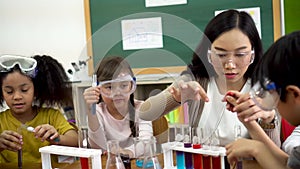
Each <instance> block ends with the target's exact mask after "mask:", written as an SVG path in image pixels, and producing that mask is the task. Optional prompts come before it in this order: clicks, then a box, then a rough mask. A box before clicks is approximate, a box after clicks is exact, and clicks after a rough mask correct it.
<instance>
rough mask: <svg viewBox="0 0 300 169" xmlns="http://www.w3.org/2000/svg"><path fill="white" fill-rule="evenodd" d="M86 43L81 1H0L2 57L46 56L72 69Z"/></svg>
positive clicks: (82, 53)
mask: <svg viewBox="0 0 300 169" xmlns="http://www.w3.org/2000/svg"><path fill="white" fill-rule="evenodd" d="M85 44H86V32H85V20H84V6H83V1H82V0H25V1H23V0H0V55H2V54H19V55H34V54H47V55H51V56H53V57H54V58H56V59H57V60H58V61H59V62H61V63H62V64H63V66H64V67H65V68H66V69H69V68H72V66H71V62H72V61H78V59H79V58H85V57H86V52H85Z"/></svg>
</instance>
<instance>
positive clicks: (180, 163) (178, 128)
mask: <svg viewBox="0 0 300 169" xmlns="http://www.w3.org/2000/svg"><path fill="white" fill-rule="evenodd" d="M182 141H183V130H182V125H180V124H177V125H175V142H176V144H178V143H181V142H182ZM184 163H185V162H184V152H182V151H176V165H177V169H185V166H184Z"/></svg>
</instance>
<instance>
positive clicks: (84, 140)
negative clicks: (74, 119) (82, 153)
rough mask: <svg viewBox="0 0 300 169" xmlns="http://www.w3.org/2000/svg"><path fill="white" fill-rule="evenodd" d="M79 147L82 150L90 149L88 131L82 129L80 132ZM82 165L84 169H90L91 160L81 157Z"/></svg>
mask: <svg viewBox="0 0 300 169" xmlns="http://www.w3.org/2000/svg"><path fill="white" fill-rule="evenodd" d="M78 145H79V147H80V148H88V129H87V128H80V129H79V130H78ZM79 159H80V165H81V168H82V169H89V158H85V157H80V158H79Z"/></svg>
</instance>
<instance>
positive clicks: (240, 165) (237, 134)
mask: <svg viewBox="0 0 300 169" xmlns="http://www.w3.org/2000/svg"><path fill="white" fill-rule="evenodd" d="M234 133H235V140H237V139H239V138H241V137H242V128H241V126H240V125H235V126H234ZM242 168H243V161H242V160H238V162H237V164H236V169H242Z"/></svg>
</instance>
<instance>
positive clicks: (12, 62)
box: [0, 55, 37, 75]
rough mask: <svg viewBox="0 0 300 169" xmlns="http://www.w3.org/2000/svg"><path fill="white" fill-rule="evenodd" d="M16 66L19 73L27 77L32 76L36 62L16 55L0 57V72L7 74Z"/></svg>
mask: <svg viewBox="0 0 300 169" xmlns="http://www.w3.org/2000/svg"><path fill="white" fill-rule="evenodd" d="M16 65H18V66H19V68H20V69H21V71H22V72H23V73H25V74H27V75H33V74H34V73H35V68H36V66H37V62H36V60H35V59H33V58H29V57H24V56H16V55H2V56H0V72H8V71H10V70H11V69H13V68H14V67H15V66H16Z"/></svg>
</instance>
